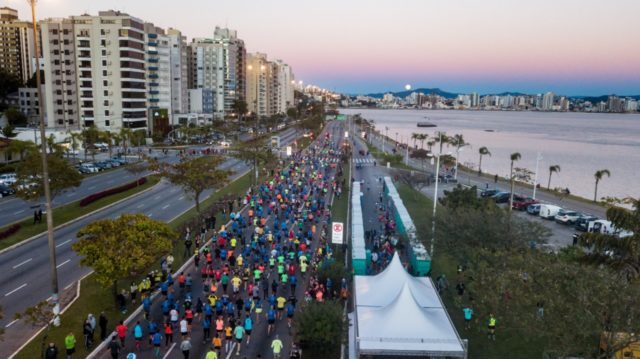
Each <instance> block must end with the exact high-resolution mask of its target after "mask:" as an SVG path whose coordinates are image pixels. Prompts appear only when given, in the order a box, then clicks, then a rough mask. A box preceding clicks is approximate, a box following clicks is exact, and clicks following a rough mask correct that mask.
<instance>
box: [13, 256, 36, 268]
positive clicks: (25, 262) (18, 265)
mask: <svg viewBox="0 0 640 359" xmlns="http://www.w3.org/2000/svg"><path fill="white" fill-rule="evenodd" d="M32 260H33V258H29V259H27V260H25V261H23V262H20V263H18V264H16V265H14V266H13V269H16V268H18V267H20V266H21V265H23V264H27V263H29V262H31V261H32Z"/></svg>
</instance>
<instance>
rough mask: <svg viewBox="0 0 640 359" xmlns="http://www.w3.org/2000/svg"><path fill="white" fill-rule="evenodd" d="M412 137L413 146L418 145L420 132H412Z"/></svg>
mask: <svg viewBox="0 0 640 359" xmlns="http://www.w3.org/2000/svg"><path fill="white" fill-rule="evenodd" d="M411 139H412V140H413V147H416V140H419V139H420V133H417V132H414V133H412V134H411Z"/></svg>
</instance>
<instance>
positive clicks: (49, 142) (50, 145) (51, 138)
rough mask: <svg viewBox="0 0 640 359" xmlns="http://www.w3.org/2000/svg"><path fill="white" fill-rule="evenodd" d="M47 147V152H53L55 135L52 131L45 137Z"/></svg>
mask: <svg viewBox="0 0 640 359" xmlns="http://www.w3.org/2000/svg"><path fill="white" fill-rule="evenodd" d="M47 147H48V148H49V153H53V149H54V147H56V135H54V134H53V133H52V134H50V135H49V137H47Z"/></svg>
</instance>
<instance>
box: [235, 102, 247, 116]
mask: <svg viewBox="0 0 640 359" xmlns="http://www.w3.org/2000/svg"><path fill="white" fill-rule="evenodd" d="M232 108H233V112H235V113H237V114H238V117H239V118H242V117H243V116H244V115H245V114H246V113H247V111H248V106H247V102H246V101H244V100H241V99H237V100H235V101H233V106H232Z"/></svg>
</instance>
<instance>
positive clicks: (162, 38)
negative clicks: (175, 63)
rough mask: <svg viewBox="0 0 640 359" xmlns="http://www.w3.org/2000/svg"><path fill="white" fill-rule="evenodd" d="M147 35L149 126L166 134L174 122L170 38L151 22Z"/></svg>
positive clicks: (146, 30)
mask: <svg viewBox="0 0 640 359" xmlns="http://www.w3.org/2000/svg"><path fill="white" fill-rule="evenodd" d="M145 35H146V53H147V56H146V59H147V64H146V67H147V88H148V92H147V97H148V98H147V99H148V104H147V107H148V110H149V126H150V130H151V132H159V133H162V134H163V135H164V134H166V133H168V132H169V131H170V124H171V123H172V122H173V121H172V120H171V119H172V116H173V109H172V108H171V105H172V95H171V85H172V77H171V44H170V38H169V36H168V35H166V34H165V31H164V30H163V29H161V28H159V27H156V26H154V25H153V24H151V23H147V24H145Z"/></svg>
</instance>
